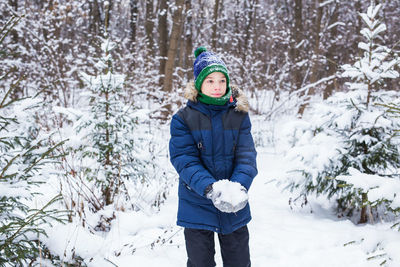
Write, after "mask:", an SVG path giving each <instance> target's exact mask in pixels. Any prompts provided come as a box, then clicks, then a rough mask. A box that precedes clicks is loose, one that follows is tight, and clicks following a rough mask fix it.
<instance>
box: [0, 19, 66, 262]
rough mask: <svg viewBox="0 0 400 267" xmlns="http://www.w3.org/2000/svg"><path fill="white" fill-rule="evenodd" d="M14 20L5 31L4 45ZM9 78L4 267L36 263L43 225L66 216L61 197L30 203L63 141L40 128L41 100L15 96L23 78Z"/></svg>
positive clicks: (0, 179) (4, 105)
mask: <svg viewBox="0 0 400 267" xmlns="http://www.w3.org/2000/svg"><path fill="white" fill-rule="evenodd" d="M12 20H13V19H12ZM10 25H12V23H10V24H8V25H6V26H5V27H4V28H3V30H2V31H1V32H0V44H1V42H2V41H3V40H4V37H5V36H6V35H7V32H8V31H9V30H10V28H9V26H10ZM7 26H8V27H7ZM6 57H7V51H5V50H2V51H0V58H2V59H3V58H6ZM7 71H10V70H7ZM10 72H12V71H10ZM10 72H9V73H10ZM9 73H8V74H9ZM3 75H4V76H3ZM2 79H7V74H6V73H3V72H2V73H1V79H0V80H2ZM9 82H10V83H8V82H6V83H1V84H0V155H1V156H0V266H17V265H18V266H23V265H24V264H28V263H31V264H32V263H33V262H34V261H35V260H36V258H37V257H38V256H39V251H40V250H41V249H43V246H42V245H41V243H40V240H41V239H42V238H43V236H45V235H46V231H45V230H44V226H45V225H47V224H51V223H52V222H55V221H59V222H61V221H62V220H63V215H65V213H64V212H63V211H58V210H55V209H52V208H51V205H52V204H53V203H54V202H56V201H58V200H59V196H55V197H54V198H53V199H52V200H51V201H50V202H48V203H47V204H46V205H44V206H43V207H42V208H39V209H38V208H36V209H35V208H33V207H34V205H32V203H30V202H32V200H33V199H34V196H35V195H37V194H38V193H37V192H38V190H37V188H35V187H36V186H38V185H40V184H42V183H44V182H45V181H46V180H47V179H48V178H49V176H50V173H51V172H53V171H54V163H57V162H59V161H60V160H59V157H60V155H59V154H57V152H56V149H57V148H58V147H60V146H61V145H62V142H60V143H57V144H54V143H51V141H50V136H51V134H49V133H46V132H44V131H43V130H42V129H41V126H40V125H39V123H38V121H37V117H36V116H35V114H36V113H38V112H40V111H41V110H42V108H43V105H42V104H41V102H40V100H39V99H36V98H31V97H26V98H24V99H18V98H11V96H12V95H13V89H15V87H16V85H17V84H18V82H17V81H9ZM7 84H11V85H10V86H9V88H7ZM4 85H6V86H4Z"/></svg>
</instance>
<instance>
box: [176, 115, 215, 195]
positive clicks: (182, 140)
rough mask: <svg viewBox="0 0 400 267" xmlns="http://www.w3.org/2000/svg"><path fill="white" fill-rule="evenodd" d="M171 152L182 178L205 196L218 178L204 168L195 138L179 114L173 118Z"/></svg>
mask: <svg viewBox="0 0 400 267" xmlns="http://www.w3.org/2000/svg"><path fill="white" fill-rule="evenodd" d="M169 153H170V158H171V163H172V165H173V166H174V167H175V169H176V171H177V172H178V174H179V176H180V178H181V179H182V180H183V181H184V182H185V183H186V184H187V185H188V186H189V187H190V188H191V189H193V190H194V191H195V192H196V193H197V194H199V195H201V196H204V191H205V189H206V187H207V186H208V185H210V184H212V183H214V182H216V180H215V179H214V177H213V176H212V175H211V174H210V172H209V171H208V170H207V169H206V168H204V166H203V164H202V162H201V160H200V153H199V151H198V149H197V147H196V143H195V140H194V139H193V136H192V134H191V133H190V131H189V128H188V127H187V125H186V124H185V122H184V121H183V119H182V118H181V117H179V115H177V114H175V115H174V116H173V117H172V120H171V139H170V141H169Z"/></svg>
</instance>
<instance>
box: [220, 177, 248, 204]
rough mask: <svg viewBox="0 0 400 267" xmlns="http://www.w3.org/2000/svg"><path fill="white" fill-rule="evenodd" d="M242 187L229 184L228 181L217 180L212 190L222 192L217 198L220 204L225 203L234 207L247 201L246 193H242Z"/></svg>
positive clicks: (234, 183)
mask: <svg viewBox="0 0 400 267" xmlns="http://www.w3.org/2000/svg"><path fill="white" fill-rule="evenodd" d="M241 189H242V185H241V184H239V183H237V182H231V181H229V180H226V179H224V180H219V181H217V182H215V183H214V184H213V190H215V191H216V192H222V194H221V196H220V197H219V198H218V200H219V201H221V202H227V203H230V204H232V206H236V205H238V204H239V203H242V202H243V201H246V200H247V198H248V197H247V193H246V192H245V191H242V190H241Z"/></svg>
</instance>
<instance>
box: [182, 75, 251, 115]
mask: <svg viewBox="0 0 400 267" xmlns="http://www.w3.org/2000/svg"><path fill="white" fill-rule="evenodd" d="M231 90H232V97H233V99H236V107H235V110H236V111H241V112H246V113H247V112H249V100H248V99H247V97H246V96H245V95H244V93H243V91H242V90H240V89H239V88H238V87H237V86H236V85H231ZM197 95H198V92H197V90H196V88H195V87H194V81H190V82H188V84H187V85H186V89H185V94H184V96H185V98H186V99H187V100H190V101H193V102H197Z"/></svg>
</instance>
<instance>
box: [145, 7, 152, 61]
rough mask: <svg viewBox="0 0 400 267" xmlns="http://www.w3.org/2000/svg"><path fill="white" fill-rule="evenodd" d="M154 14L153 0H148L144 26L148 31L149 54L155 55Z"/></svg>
mask: <svg viewBox="0 0 400 267" xmlns="http://www.w3.org/2000/svg"><path fill="white" fill-rule="evenodd" d="M153 18H154V14H153V1H152V0H147V1H146V21H145V24H144V28H145V31H146V39H147V50H148V56H150V57H153V56H154V38H153V29H154V21H153Z"/></svg>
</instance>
